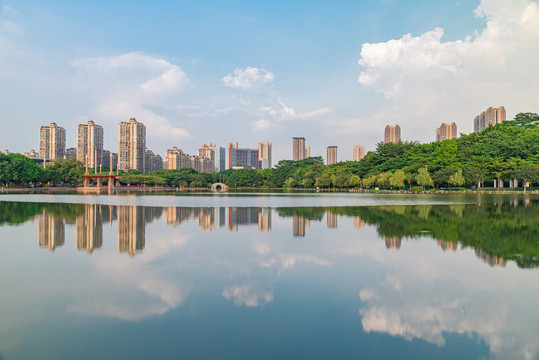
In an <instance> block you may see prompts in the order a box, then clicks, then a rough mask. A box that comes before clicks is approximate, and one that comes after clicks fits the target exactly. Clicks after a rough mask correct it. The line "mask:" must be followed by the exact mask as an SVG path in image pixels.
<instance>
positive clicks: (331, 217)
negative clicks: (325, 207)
mask: <svg viewBox="0 0 539 360" xmlns="http://www.w3.org/2000/svg"><path fill="white" fill-rule="evenodd" d="M326 214H327V221H328V228H332V229H334V228H336V227H337V214H335V213H332V212H330V211H328V212H327V213H326Z"/></svg>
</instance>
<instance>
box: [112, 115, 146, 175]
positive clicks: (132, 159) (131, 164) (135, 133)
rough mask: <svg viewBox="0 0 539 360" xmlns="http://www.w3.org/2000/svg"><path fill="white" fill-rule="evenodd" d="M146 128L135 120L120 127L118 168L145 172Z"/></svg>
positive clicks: (130, 120)
mask: <svg viewBox="0 0 539 360" xmlns="http://www.w3.org/2000/svg"><path fill="white" fill-rule="evenodd" d="M145 150H146V127H145V126H144V124H142V123H139V122H137V120H135V119H134V118H131V119H129V122H125V121H122V122H121V123H120V124H119V125H118V168H119V169H120V170H123V171H129V170H131V169H134V170H138V171H144V158H145V156H144V153H145Z"/></svg>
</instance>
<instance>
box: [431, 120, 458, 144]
mask: <svg viewBox="0 0 539 360" xmlns="http://www.w3.org/2000/svg"><path fill="white" fill-rule="evenodd" d="M456 137H457V124H455V123H454V122H452V123H451V124H446V123H442V125H441V126H440V127H439V128H437V129H436V141H444V140H448V139H454V138H456Z"/></svg>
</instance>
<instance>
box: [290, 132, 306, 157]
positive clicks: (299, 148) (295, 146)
mask: <svg viewBox="0 0 539 360" xmlns="http://www.w3.org/2000/svg"><path fill="white" fill-rule="evenodd" d="M303 159H305V138H303V137H294V138H292V160H294V161H298V160H303Z"/></svg>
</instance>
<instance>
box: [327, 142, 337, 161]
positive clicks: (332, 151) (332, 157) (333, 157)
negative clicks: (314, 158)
mask: <svg viewBox="0 0 539 360" xmlns="http://www.w3.org/2000/svg"><path fill="white" fill-rule="evenodd" d="M327 159H328V165H331V164H335V163H336V162H337V147H336V146H328V157H327Z"/></svg>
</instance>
